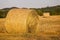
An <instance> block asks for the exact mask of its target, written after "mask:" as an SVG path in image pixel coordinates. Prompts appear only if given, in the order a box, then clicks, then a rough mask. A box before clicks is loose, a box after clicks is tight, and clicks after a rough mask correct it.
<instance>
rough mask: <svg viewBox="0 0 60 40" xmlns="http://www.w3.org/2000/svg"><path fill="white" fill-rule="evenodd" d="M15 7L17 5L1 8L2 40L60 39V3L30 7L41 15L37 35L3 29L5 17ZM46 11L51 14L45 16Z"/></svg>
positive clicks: (0, 27)
mask: <svg viewBox="0 0 60 40" xmlns="http://www.w3.org/2000/svg"><path fill="white" fill-rule="evenodd" d="M13 8H17V7H11V8H3V9H0V40H60V5H57V6H53V7H46V8H29V9H31V10H35V11H36V12H37V13H38V15H39V26H38V29H37V35H35V34H31V33H26V34H22V35H19V34H8V33H6V31H5V29H3V28H4V23H5V18H6V16H7V13H8V12H9V10H11V9H13ZM22 9H28V8H22ZM44 12H49V13H50V15H51V16H48V17H44V16H43V13H44Z"/></svg>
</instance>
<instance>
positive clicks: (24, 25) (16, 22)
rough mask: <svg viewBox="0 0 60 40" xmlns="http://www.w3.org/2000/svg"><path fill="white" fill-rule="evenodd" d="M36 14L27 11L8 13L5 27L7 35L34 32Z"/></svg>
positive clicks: (16, 10) (11, 11)
mask: <svg viewBox="0 0 60 40" xmlns="http://www.w3.org/2000/svg"><path fill="white" fill-rule="evenodd" d="M37 21H38V16H37V13H36V12H35V11H33V10H29V9H12V10H10V11H9V12H8V14H7V17H6V22H5V27H6V30H7V32H8V33H26V32H35V29H36V27H37V24H38V22H37Z"/></svg>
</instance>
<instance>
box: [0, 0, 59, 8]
mask: <svg viewBox="0 0 60 40" xmlns="http://www.w3.org/2000/svg"><path fill="white" fill-rule="evenodd" d="M56 5H60V0H1V1H0V8H8V7H19V8H22V7H26V8H42V7H47V6H48V7H50V6H56Z"/></svg>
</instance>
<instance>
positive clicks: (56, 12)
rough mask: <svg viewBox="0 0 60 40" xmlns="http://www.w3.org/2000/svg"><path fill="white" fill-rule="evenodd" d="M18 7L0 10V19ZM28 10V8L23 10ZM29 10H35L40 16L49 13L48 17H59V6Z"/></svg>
mask: <svg viewBox="0 0 60 40" xmlns="http://www.w3.org/2000/svg"><path fill="white" fill-rule="evenodd" d="M13 8H18V7H11V8H3V9H0V18H5V17H6V15H7V13H8V11H9V10H11V9H13ZM23 9H28V8H23ZM29 9H31V10H35V11H36V12H37V13H38V14H39V15H40V16H42V15H43V13H44V12H49V13H50V15H60V5H57V6H53V7H45V8H29Z"/></svg>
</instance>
